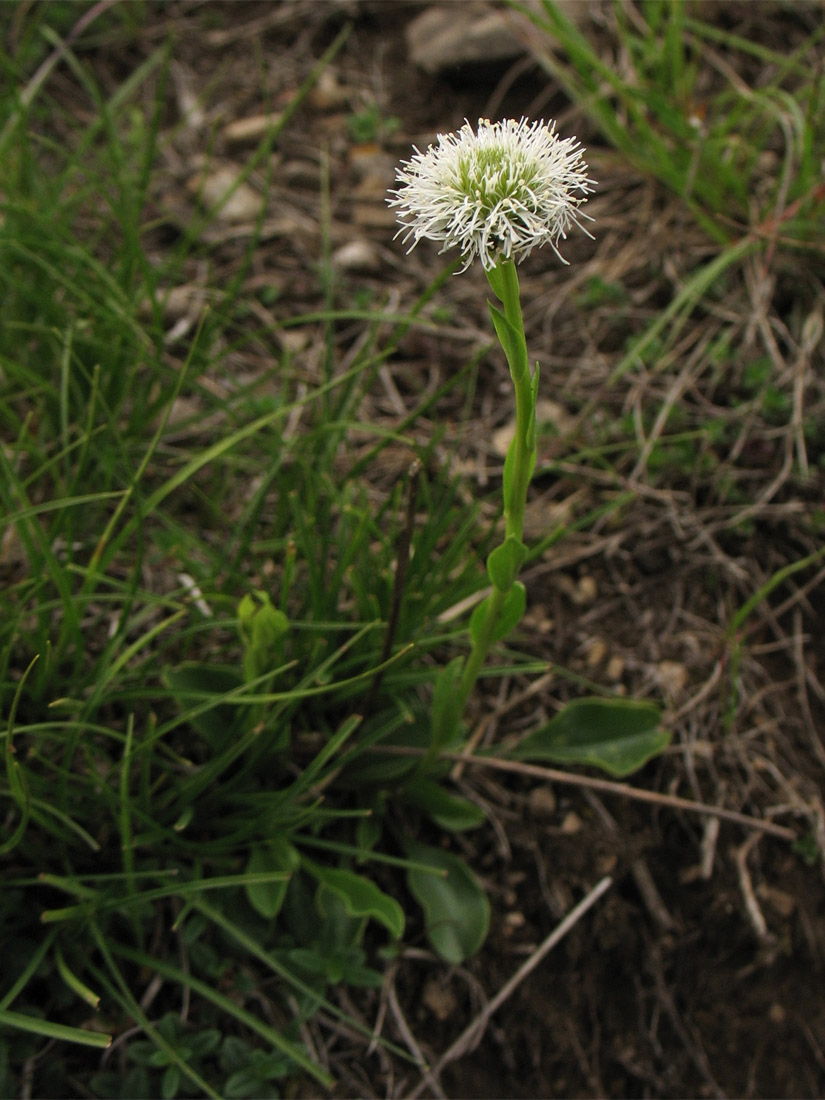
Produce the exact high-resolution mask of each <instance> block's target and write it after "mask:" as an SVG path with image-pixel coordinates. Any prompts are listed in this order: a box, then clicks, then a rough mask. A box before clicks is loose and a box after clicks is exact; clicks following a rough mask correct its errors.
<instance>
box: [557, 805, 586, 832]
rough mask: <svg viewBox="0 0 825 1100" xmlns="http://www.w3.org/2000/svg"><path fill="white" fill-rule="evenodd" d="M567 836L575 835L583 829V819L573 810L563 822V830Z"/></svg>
mask: <svg viewBox="0 0 825 1100" xmlns="http://www.w3.org/2000/svg"><path fill="white" fill-rule="evenodd" d="M560 831H561V832H562V833H563V834H564V835H565V836H575V834H576V833H580V832H581V831H582V819H581V818H580V817H579V815H578V814H577V813H575V812H574V811H573V810H571V811H570V813H569V814H567V816H566V817H565V819H564V821H562V823H561V830H560Z"/></svg>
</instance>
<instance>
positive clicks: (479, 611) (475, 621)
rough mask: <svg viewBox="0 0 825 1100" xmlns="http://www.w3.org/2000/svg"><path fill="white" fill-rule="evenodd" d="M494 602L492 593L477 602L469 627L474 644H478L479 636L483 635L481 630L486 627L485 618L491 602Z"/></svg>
mask: <svg viewBox="0 0 825 1100" xmlns="http://www.w3.org/2000/svg"><path fill="white" fill-rule="evenodd" d="M491 602H492V593H491V594H490V595H489V596H487V598H486V599H483V600H482V601H481V603H480V604H477V605H476V607H475V608H474V609H473V613H472V615H471V616H470V624H469V627H468V630H469V633H470V641H471V642H472V644H473V646H477V645H478V642H479V638H480V637H481V631H482V629H483V627H484V620H485V619H486V618H487V615H488V614H489V611H490V603H491Z"/></svg>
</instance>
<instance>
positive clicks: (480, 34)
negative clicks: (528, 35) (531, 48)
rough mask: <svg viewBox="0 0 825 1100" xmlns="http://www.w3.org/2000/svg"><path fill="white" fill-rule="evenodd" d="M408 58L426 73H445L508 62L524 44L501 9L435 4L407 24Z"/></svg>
mask: <svg viewBox="0 0 825 1100" xmlns="http://www.w3.org/2000/svg"><path fill="white" fill-rule="evenodd" d="M407 49H408V50H409V54H410V58H411V60H412V61H413V62H414V64H416V65H418V66H419V68H421V69H424V71H425V72H428V73H442V72H448V71H449V70H450V69H454V68H456V66H458V65H465V64H468V63H469V64H473V63H479V62H485V61H509V60H512V59H513V58H516V57H520V56H521V55H522V54H523V53H524V47H523V46H522V44H521V43H520V42H519V41H518V39H517V38H516V36H515V34H514V33H513V31H512V29H511V24H510V22H509V20H508V17H507V15H506V14H505V13H504V12H501V11H496V10H495V9H494V8H490V7H488V5H486V4H476V3H452V4H449V5H441V4H435V5H433V6H432V7H429V8H426V9H425V10H424V11H423V12H422V13H421V15H419V16H417V17H416V18H415V19H413V21H412V22H411V23H410V24H409V26H408V27H407Z"/></svg>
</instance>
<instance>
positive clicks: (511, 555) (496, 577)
mask: <svg viewBox="0 0 825 1100" xmlns="http://www.w3.org/2000/svg"><path fill="white" fill-rule="evenodd" d="M526 556H527V547H526V546H525V545H524V543H523V542H522V541H521V539H517V538H516V536H515V535H508V536H507V538H506V539H505V540H504V542H503V543H502V544H501V546H497V547H496V548H495V550H493V551H492V552H491V553H490V556H489V557H488V558H487V576H488V577H489V578H490V580H491V581H492V582H493V584H494V585H495V586H496V588H500V589H501V590H502V591H503V592H506V591H508V589H510V588H512V586H513V581H515V579H516V577H517V576H518V573H519V569H521V566H522V563H523V562H524V559H525V558H526Z"/></svg>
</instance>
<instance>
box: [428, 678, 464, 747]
mask: <svg viewBox="0 0 825 1100" xmlns="http://www.w3.org/2000/svg"><path fill="white" fill-rule="evenodd" d="M463 664H464V659H463V657H455V658H454V659H453V660H452V661H450V663H449V664H448V665H446V666H445V667H444V668H443V669H441V671H440V672H439V673H438V675H437V677H436V680H435V686H434V688H433V713H432V737H433V744H434V745H436V746H437V747H438V748H443V747H444V745H446V744H448V743H449V742H450V741H451V740H452V739H453V737H454V736H455V732H456V729H457V728H458V723H459V721H460V719H461V710H460V707H459V698H458V691H457V688H458V682H459V680H460V679H461V669H462V666H463Z"/></svg>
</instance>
